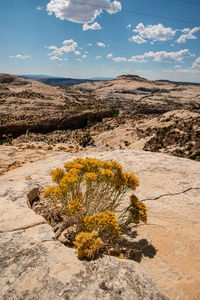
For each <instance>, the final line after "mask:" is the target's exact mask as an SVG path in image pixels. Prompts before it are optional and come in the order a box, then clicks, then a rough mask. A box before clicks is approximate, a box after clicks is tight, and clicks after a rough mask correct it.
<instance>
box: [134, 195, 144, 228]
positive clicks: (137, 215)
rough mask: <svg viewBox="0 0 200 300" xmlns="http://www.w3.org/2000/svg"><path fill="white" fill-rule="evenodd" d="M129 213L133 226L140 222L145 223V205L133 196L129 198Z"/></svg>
mask: <svg viewBox="0 0 200 300" xmlns="http://www.w3.org/2000/svg"><path fill="white" fill-rule="evenodd" d="M130 202H131V204H130V212H131V214H132V217H133V219H134V223H135V224H139V223H140V220H141V221H142V222H144V223H146V222H147V213H146V211H147V208H146V205H145V204H143V203H142V202H140V201H139V200H138V198H137V197H136V196H135V195H134V194H133V195H131V197H130Z"/></svg>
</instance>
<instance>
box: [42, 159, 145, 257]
mask: <svg viewBox="0 0 200 300" xmlns="http://www.w3.org/2000/svg"><path fill="white" fill-rule="evenodd" d="M64 168H65V170H64V169H60V168H58V169H56V170H53V171H51V176H52V180H53V181H54V182H55V183H57V185H54V186H51V187H49V188H48V189H46V191H45V196H46V197H49V198H50V199H51V200H52V202H53V204H54V206H55V208H56V209H57V210H58V212H59V213H60V214H61V215H63V214H64V215H65V216H67V217H68V219H69V223H70V224H71V225H75V226H76V228H77V236H76V241H75V242H74V244H75V246H76V249H77V253H78V256H79V257H80V258H82V257H92V256H93V255H94V254H95V253H97V252H98V250H99V249H100V245H101V244H102V243H106V241H109V243H111V242H113V241H116V239H118V238H120V236H121V233H123V232H124V231H125V230H126V229H127V226H128V225H129V224H130V223H133V224H138V223H139V222H140V221H143V222H146V221H147V215H146V207H145V205H144V204H142V203H141V202H140V201H139V200H138V199H137V197H136V196H134V195H133V196H131V203H130V205H129V207H127V208H126V209H124V210H123V211H122V212H121V214H120V215H119V214H118V210H119V206H120V204H121V202H122V199H123V197H124V196H125V195H126V193H127V192H130V191H134V190H135V189H136V187H137V186H138V184H139V181H138V179H137V177H136V176H135V174H134V173H126V172H123V171H122V166H121V165H120V164H119V163H118V162H116V161H114V160H111V161H101V160H99V159H96V158H86V159H83V158H76V159H74V160H73V161H72V162H67V163H66V164H65V165H64ZM117 216H118V218H117ZM86 241H87V242H86ZM102 241H103V242H102ZM87 243H88V246H87Z"/></svg>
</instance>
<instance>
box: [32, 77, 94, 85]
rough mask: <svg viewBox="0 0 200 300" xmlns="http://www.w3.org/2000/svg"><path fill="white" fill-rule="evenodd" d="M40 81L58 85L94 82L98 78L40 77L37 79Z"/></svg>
mask: <svg viewBox="0 0 200 300" xmlns="http://www.w3.org/2000/svg"><path fill="white" fill-rule="evenodd" d="M37 81H39V82H43V83H45V84H48V85H58V86H70V85H75V84H80V83H85V82H93V81H96V80H90V79H74V78H62V77H61V78H56V77H53V78H39V79H37Z"/></svg>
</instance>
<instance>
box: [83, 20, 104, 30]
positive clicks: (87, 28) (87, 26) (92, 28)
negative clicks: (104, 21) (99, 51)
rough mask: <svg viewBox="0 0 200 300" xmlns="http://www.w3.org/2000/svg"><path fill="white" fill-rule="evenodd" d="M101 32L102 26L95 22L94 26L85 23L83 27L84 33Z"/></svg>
mask: <svg viewBox="0 0 200 300" xmlns="http://www.w3.org/2000/svg"><path fill="white" fill-rule="evenodd" d="M89 29H91V30H100V29H102V27H101V25H100V24H99V23H97V22H94V23H93V24H91V25H89V24H88V23H85V24H84V25H83V31H86V30H89Z"/></svg>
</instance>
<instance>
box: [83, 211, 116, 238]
mask: <svg viewBox="0 0 200 300" xmlns="http://www.w3.org/2000/svg"><path fill="white" fill-rule="evenodd" d="M117 222H118V220H117V217H116V215H115V213H113V212H110V211H109V210H106V211H104V212H103V213H99V214H95V215H94V216H86V217H85V218H84V219H83V224H84V226H85V230H86V231H94V230H96V231H98V232H99V235H100V236H101V237H102V238H105V237H111V238H112V237H119V236H120V235H121V232H120V228H119V225H118V224H117Z"/></svg>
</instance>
